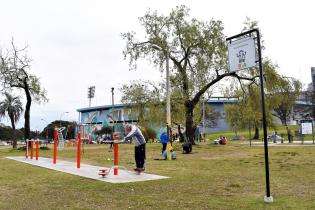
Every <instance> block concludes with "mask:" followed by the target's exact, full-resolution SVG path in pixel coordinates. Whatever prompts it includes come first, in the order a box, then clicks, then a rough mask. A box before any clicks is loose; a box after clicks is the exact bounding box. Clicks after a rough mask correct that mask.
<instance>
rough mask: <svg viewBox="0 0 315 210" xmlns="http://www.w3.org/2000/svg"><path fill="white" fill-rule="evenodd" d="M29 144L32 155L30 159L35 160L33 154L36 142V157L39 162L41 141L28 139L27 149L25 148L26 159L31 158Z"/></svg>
mask: <svg viewBox="0 0 315 210" xmlns="http://www.w3.org/2000/svg"><path fill="white" fill-rule="evenodd" d="M29 142H30V144H31V151H30V152H31V154H30V158H31V159H33V152H34V142H35V148H36V150H35V157H36V160H38V145H39V139H36V140H34V139H31V140H28V139H26V148H25V158H26V159H27V158H28V156H29V153H28V150H29V148H28V147H29Z"/></svg>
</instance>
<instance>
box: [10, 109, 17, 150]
mask: <svg viewBox="0 0 315 210" xmlns="http://www.w3.org/2000/svg"><path fill="white" fill-rule="evenodd" d="M9 118H10V121H11V126H12V130H13V133H12V137H11V138H12V141H13V149H16V147H17V140H16V136H15V124H14V115H12V114H10V115H9Z"/></svg>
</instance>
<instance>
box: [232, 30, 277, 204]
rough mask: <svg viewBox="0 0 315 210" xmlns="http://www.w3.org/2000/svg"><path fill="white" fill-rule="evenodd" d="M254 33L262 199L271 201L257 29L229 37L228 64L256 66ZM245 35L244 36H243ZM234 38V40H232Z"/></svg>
mask: <svg viewBox="0 0 315 210" xmlns="http://www.w3.org/2000/svg"><path fill="white" fill-rule="evenodd" d="M253 33H256V39H257V40H256V41H257V52H258V63H259V78H260V91H261V103H262V117H263V131H264V150H265V173H266V195H265V197H264V201H265V202H266V203H272V202H273V197H272V196H271V195H270V180H269V159H268V141H267V121H266V106H265V92H264V80H263V67H262V57H261V46H260V33H259V30H258V29H252V30H249V31H246V32H244V33H240V34H238V35H235V36H232V37H229V38H227V39H226V41H228V43H229V44H228V49H229V65H230V68H231V71H238V70H242V69H247V68H250V67H254V66H256V48H255V40H254V38H252V37H251V35H252V34H253ZM244 37H245V38H244ZM232 40H234V41H232Z"/></svg>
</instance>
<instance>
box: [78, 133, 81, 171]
mask: <svg viewBox="0 0 315 210" xmlns="http://www.w3.org/2000/svg"><path fill="white" fill-rule="evenodd" d="M77 138H78V140H77V146H78V148H77V168H80V161H81V134H80V132H79V133H78V137H77Z"/></svg>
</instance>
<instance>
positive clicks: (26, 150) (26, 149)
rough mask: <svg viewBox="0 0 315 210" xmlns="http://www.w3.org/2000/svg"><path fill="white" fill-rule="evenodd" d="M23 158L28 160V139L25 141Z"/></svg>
mask: <svg viewBox="0 0 315 210" xmlns="http://www.w3.org/2000/svg"><path fill="white" fill-rule="evenodd" d="M25 157H26V158H28V139H26V145H25Z"/></svg>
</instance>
